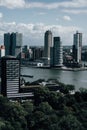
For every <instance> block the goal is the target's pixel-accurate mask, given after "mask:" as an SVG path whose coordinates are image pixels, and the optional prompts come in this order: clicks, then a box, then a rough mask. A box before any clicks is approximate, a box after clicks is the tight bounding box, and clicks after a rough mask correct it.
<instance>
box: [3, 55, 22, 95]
mask: <svg viewBox="0 0 87 130" xmlns="http://www.w3.org/2000/svg"><path fill="white" fill-rule="evenodd" d="M19 86H20V63H19V60H18V59H16V58H15V57H12V56H7V57H2V58H1V94H3V95H4V96H7V97H8V98H9V97H11V96H12V95H14V94H16V93H19Z"/></svg>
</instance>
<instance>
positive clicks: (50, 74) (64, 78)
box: [21, 67, 87, 90]
mask: <svg viewBox="0 0 87 130" xmlns="http://www.w3.org/2000/svg"><path fill="white" fill-rule="evenodd" d="M21 73H22V74H26V75H33V76H34V78H26V81H30V82H31V81H34V80H37V79H46V80H47V79H49V78H52V79H58V80H59V81H60V82H63V83H65V84H73V85H75V87H76V90H77V89H79V88H80V87H85V88H87V71H64V70H55V69H39V68H28V67H22V69H21Z"/></svg>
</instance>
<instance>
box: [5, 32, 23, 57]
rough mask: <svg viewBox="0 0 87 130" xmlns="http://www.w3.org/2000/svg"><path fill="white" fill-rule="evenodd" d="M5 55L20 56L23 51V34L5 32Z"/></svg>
mask: <svg viewBox="0 0 87 130" xmlns="http://www.w3.org/2000/svg"><path fill="white" fill-rule="evenodd" d="M4 45H5V50H6V51H5V55H6V56H7V55H11V56H16V57H17V56H18V55H19V53H20V52H21V46H22V34H21V33H18V32H16V33H11V34H10V33H6V34H4Z"/></svg>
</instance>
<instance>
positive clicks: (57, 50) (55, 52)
mask: <svg viewBox="0 0 87 130" xmlns="http://www.w3.org/2000/svg"><path fill="white" fill-rule="evenodd" d="M62 54H63V50H62V43H61V40H60V37H54V46H53V47H51V55H50V59H51V60H50V65H51V66H54V67H61V66H62V63H63V55H62Z"/></svg>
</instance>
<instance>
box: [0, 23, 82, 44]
mask: <svg viewBox="0 0 87 130" xmlns="http://www.w3.org/2000/svg"><path fill="white" fill-rule="evenodd" d="M49 29H50V30H51V31H52V33H53V36H60V37H61V39H62V41H63V44H64V45H65V44H66V45H68V44H70V45H72V35H73V33H75V32H76V30H80V31H81V29H80V28H79V27H76V26H62V25H45V24H43V23H38V24H32V23H29V24H25V23H19V24H17V23H16V22H10V23H6V22H0V42H3V34H4V33H7V32H20V33H23V39H24V44H34V45H43V44H44V33H45V31H46V30H49Z"/></svg>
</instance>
